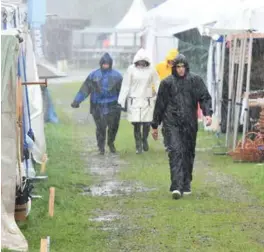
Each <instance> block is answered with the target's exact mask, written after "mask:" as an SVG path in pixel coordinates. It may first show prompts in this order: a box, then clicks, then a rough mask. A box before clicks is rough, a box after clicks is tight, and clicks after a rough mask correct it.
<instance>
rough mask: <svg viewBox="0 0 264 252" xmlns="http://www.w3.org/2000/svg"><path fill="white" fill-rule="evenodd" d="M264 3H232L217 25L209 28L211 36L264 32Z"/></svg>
mask: <svg viewBox="0 0 264 252" xmlns="http://www.w3.org/2000/svg"><path fill="white" fill-rule="evenodd" d="M263 22H264V1H262V0H247V1H239V4H235V2H232V4H231V5H229V8H228V9H227V10H226V11H225V12H223V13H222V14H221V15H220V16H219V19H218V21H217V22H216V24H215V25H213V26H212V27H209V28H208V31H210V33H211V34H213V33H218V34H222V35H224V34H226V35H227V34H235V33H236V34H237V33H239V32H243V31H246V30H254V31H257V32H262V33H263V32H264V25H263Z"/></svg>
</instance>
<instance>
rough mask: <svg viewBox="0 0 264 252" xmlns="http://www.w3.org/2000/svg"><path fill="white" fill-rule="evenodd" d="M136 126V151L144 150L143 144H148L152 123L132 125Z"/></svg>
mask: <svg viewBox="0 0 264 252" xmlns="http://www.w3.org/2000/svg"><path fill="white" fill-rule="evenodd" d="M132 124H133V125H134V137H135V142H136V149H137V150H140V151H141V150H142V144H147V141H148V136H149V131H150V123H132Z"/></svg>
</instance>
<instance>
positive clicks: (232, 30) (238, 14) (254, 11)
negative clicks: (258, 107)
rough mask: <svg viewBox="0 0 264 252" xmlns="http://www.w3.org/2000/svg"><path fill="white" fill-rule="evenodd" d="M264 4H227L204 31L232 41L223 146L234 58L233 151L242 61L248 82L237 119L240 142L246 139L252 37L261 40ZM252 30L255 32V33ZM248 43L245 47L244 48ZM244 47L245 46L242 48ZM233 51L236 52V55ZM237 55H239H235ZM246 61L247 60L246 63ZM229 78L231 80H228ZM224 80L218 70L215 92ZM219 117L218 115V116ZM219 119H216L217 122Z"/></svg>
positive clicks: (255, 1)
mask: <svg viewBox="0 0 264 252" xmlns="http://www.w3.org/2000/svg"><path fill="white" fill-rule="evenodd" d="M263 24H264V2H263V1H262V0H250V1H249V0H247V1H240V2H239V3H238V4H234V5H232V6H231V5H230V6H229V9H227V10H226V12H223V13H222V15H221V16H219V20H218V21H217V22H216V23H215V24H214V25H213V26H210V27H206V28H205V29H204V31H205V33H206V34H210V35H211V36H220V35H226V36H227V40H233V44H234V45H233V47H235V48H233V49H232V50H231V53H230V55H229V64H230V66H229V91H228V92H229V97H228V101H229V102H228V115H227V134H226V146H227V145H228V141H229V133H230V132H229V130H230V121H231V119H233V118H231V105H232V104H231V97H232V93H233V87H234V85H233V82H234V80H233V79H234V63H235V58H236V63H238V64H239V73H238V80H237V89H236V101H235V103H236V106H235V117H234V121H233V123H234V125H235V126H234V129H235V130H234V139H233V149H234V148H235V145H236V141H237V127H238V124H239V114H240V110H241V107H240V104H241V98H242V83H243V73H244V68H245V62H247V64H248V70H247V79H246V86H247V88H246V89H247V91H246V93H245V94H246V96H245V97H244V100H243V108H242V113H241V116H240V123H241V124H243V126H244V127H243V141H244V137H245V132H246V128H247V116H248V94H249V91H250V69H251V51H252V41H253V37H262V38H264V34H261V33H264V25H263ZM248 31H251V32H252V31H253V32H252V33H248ZM254 31H256V32H258V34H256V33H255V32H254ZM232 34H233V35H239V36H240V37H241V35H242V39H241V38H239V37H238V36H235V37H233V38H231V37H230V36H231V35H232ZM243 34H244V35H247V37H250V38H251V39H250V41H249V43H248V42H247V39H246V37H245V36H244V38H243ZM237 39H239V40H240V43H241V46H239V47H237V43H236V40H237ZM246 44H248V48H247V46H246ZM243 45H244V46H243ZM236 51H237V52H238V53H236ZM237 54H238V55H237ZM218 57H219V58H220V59H221V61H224V58H223V55H222V56H221V55H220V54H219V53H218ZM246 59H247V60H246ZM208 60H209V61H210V62H209V63H208V66H210V65H211V64H212V62H211V57H209V59H208ZM230 76H231V77H230ZM222 79H223V69H222V70H221V74H220V75H219V80H220V83H218V85H219V86H218V87H217V89H220V91H222V88H223V87H222V85H220V84H221V82H222ZM208 84H209V86H211V85H212V83H211V69H210V67H208ZM212 95H214V94H212ZM221 95H222V92H219V93H218V94H217V100H218V106H221V99H222V96H221ZM219 117H220V118H221V114H219ZM220 118H218V120H220Z"/></svg>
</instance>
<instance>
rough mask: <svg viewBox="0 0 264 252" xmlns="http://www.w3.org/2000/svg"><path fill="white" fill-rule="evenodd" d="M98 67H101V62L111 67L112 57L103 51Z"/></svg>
mask: <svg viewBox="0 0 264 252" xmlns="http://www.w3.org/2000/svg"><path fill="white" fill-rule="evenodd" d="M99 64H100V67H102V65H103V64H109V66H110V68H112V66H113V59H112V57H111V56H110V54H109V53H105V54H104V55H103V56H102V58H101V59H100V62H99Z"/></svg>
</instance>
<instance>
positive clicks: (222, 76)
mask: <svg viewBox="0 0 264 252" xmlns="http://www.w3.org/2000/svg"><path fill="white" fill-rule="evenodd" d="M225 44H226V36H223V43H222V55H221V66H220V76H219V78H220V79H219V87H218V88H219V89H220V90H219V126H220V127H221V124H222V105H223V80H224V68H225V48H226V47H225ZM220 131H221V129H220V130H219V132H220Z"/></svg>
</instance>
